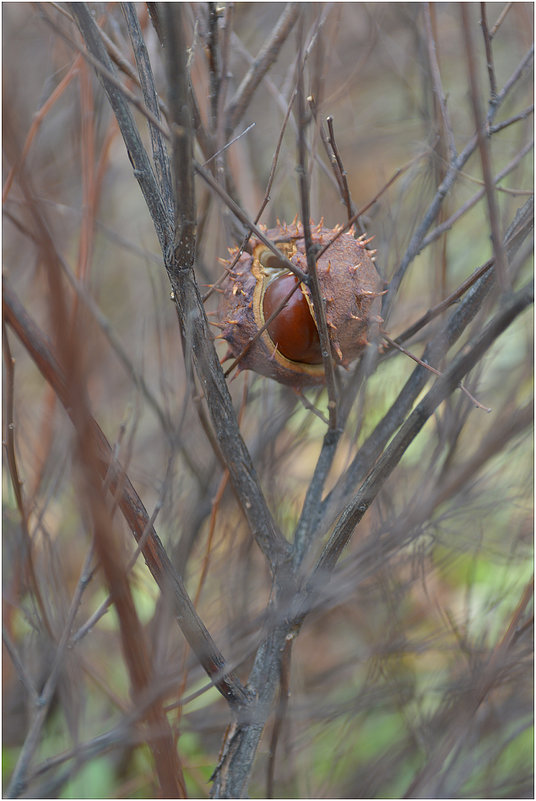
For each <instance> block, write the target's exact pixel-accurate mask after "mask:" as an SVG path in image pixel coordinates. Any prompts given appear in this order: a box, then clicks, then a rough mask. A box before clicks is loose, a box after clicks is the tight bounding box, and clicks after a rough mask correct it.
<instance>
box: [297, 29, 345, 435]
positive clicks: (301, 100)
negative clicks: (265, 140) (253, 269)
mask: <svg viewBox="0 0 536 801" xmlns="http://www.w3.org/2000/svg"><path fill="white" fill-rule="evenodd" d="M298 53H299V56H298V87H297V103H298V122H299V125H298V164H299V166H298V180H299V188H300V204H301V211H302V221H303V239H304V244H305V255H306V258H307V274H308V276H309V287H310V290H311V297H312V301H313V310H314V314H315V321H316V327H317V329H318V336H319V339H320V349H321V352H322V363H323V365H324V376H325V380H326V388H327V392H328V416H329V429H330V431H332V432H335V431H336V430H337V396H336V389H335V373H334V368H333V358H332V354H331V342H330V338H329V332H328V325H327V320H326V308H325V305H324V304H325V301H324V298H323V297H322V293H321V289H320V283H319V281H318V273H317V269H316V254H315V252H314V249H313V241H312V238H311V224H310V211H309V181H308V176H307V164H306V155H305V152H306V148H305V126H306V116H305V97H304V90H303V69H304V67H303V63H302V26H300V32H299V40H298Z"/></svg>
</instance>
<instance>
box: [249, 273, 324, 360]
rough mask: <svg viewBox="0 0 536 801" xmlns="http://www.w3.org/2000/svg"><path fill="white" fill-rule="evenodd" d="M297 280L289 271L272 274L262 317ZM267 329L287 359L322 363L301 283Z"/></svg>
mask: <svg viewBox="0 0 536 801" xmlns="http://www.w3.org/2000/svg"><path fill="white" fill-rule="evenodd" d="M297 284H298V279H297V277H296V276H295V275H292V273H287V274H286V275H282V276H280V277H279V278H275V279H274V280H273V281H271V282H270V284H268V287H267V288H266V291H265V293H264V298H263V313H264V319H265V320H267V319H268V317H269V316H270V315H271V314H272V313H273V312H274V311H275V310H276V309H277V308H278V306H280V305H281V303H282V302H283V301H284V299H285V298H286V296H287V295H288V294H289V292H290V291H291V289H292V288H293V287H294V286H296V285H297ZM267 331H268V333H269V335H270V339H271V340H272V342H273V343H274V345H275V346H276V347H277V349H278V350H279V351H280V353H282V354H283V356H285V357H286V358H287V359H290V360H291V361H295V362H302V363H305V364H321V363H322V352H321V350H320V339H319V337H318V330H317V327H316V324H315V321H314V320H313V316H312V314H311V311H310V309H309V304H308V303H307V300H306V298H305V297H304V294H303V292H302V290H301V287H300V286H298V288H297V289H296V291H295V292H294V294H293V295H292V297H291V298H290V300H288V301H287V303H285V305H284V307H283V309H282V310H281V311H280V312H279V314H278V315H277V317H275V319H274V320H272V322H271V323H270V324H269V325H268V327H267Z"/></svg>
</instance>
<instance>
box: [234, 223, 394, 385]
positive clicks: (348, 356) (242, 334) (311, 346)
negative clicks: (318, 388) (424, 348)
mask: <svg viewBox="0 0 536 801" xmlns="http://www.w3.org/2000/svg"><path fill="white" fill-rule="evenodd" d="M339 230H340V228H339V227H335V228H333V229H332V228H325V227H323V225H322V223H320V224H319V225H316V226H312V230H311V234H312V241H313V245H314V246H316V247H317V248H318V250H320V249H321V248H323V247H324V246H325V245H326V244H327V243H328V242H330V241H331V240H332V239H333V237H334V235H335V234H336V233H338V231H339ZM264 232H265V233H266V236H267V237H268V239H270V240H271V241H272V242H274V244H275V245H276V247H277V248H278V249H279V250H280V251H281V252H282V253H283V254H284V255H285V256H286V257H287V258H288V259H289V260H290V262H291V263H292V264H294V265H295V266H297V267H299V268H300V269H301V270H302V272H304V273H306V272H307V259H306V256H305V242H304V239H303V226H302V225H301V223H299V222H294V223H292V224H291V225H287V224H285V223H282V224H281V223H280V224H278V226H277V228H273V229H271V230H265V229H263V233H264ZM368 241H369V240H368ZM249 250H250V251H251V252H244V253H242V255H241V256H240V258H239V259H238V261H237V263H236V264H235V265H234V267H233V268H232V271H231V272H230V274H229V276H228V278H227V279H226V280H225V282H224V287H223V302H222V304H221V307H220V321H221V327H222V338H223V339H225V340H226V341H227V343H228V345H229V351H228V354H227V356H226V358H237V357H239V356H241V358H240V361H239V365H238V367H239V369H242V370H254V371H255V372H257V373H260V374H262V375H265V376H268V377H269V378H274V379H275V380H276V381H279V382H281V383H283V384H289V385H291V386H294V387H305V386H314V385H320V384H322V383H323V382H324V367H323V364H322V356H321V353H320V344H319V340H318V331H317V329H316V320H315V316H314V310H313V302H312V298H311V292H310V290H309V287H308V286H306V285H305V284H304V283H302V282H300V281H299V280H298V279H297V278H295V276H294V275H293V273H290V272H289V270H288V269H287V268H286V267H285V266H284V264H283V263H282V262H280V261H279V260H278V258H277V256H276V255H275V254H273V253H272V252H271V251H270V250H269V249H268V248H267V247H266V246H265V245H264V244H263V243H262V242H260V241H259V240H258V239H256V238H255V237H254V236H252V237H251V239H250V243H249ZM236 253H237V250H236V249H235V250H234V251H233V250H232V251H231V256H236ZM226 263H227V264H231V263H232V261H231V262H226ZM317 273H318V281H319V285H320V290H321V293H322V297H323V298H324V301H325V309H326V320H327V325H328V331H329V337H330V342H331V349H332V355H333V358H334V360H335V362H336V363H338V364H342V365H343V366H344V367H347V366H348V365H349V364H350V362H352V361H353V360H354V359H355V358H357V357H358V356H359V355H360V354H361V353H362V352H363V349H364V348H365V347H366V345H367V344H368V342H369V333H370V329H371V327H372V326H376V327H377V325H378V323H379V321H380V317H379V312H380V307H381V298H380V295H381V289H382V286H381V280H380V277H379V275H378V273H377V271H376V267H375V265H374V261H373V253H371V252H370V251H369V250H367V247H366V241H365V239H364V237H360V238H359V239H356V238H355V237H354V235H353V234H352V233H351V232H345V233H343V234H341V235H340V236H339V238H338V239H337V240H336V241H335V242H334V243H333V244H332V245H331V246H330V247H329V248H328V249H327V250H326V252H325V253H324V254H323V255H321V256H320V258H319V259H317ZM290 290H294V293H293V295H292V297H291V298H290V300H289V301H288V303H287V305H286V306H285V308H284V309H283V311H282V312H280V314H279V315H278V316H277V317H276V318H275V319H274V320H273V321H272V322H271V323H269V324H268V327H267V328H265V329H264V330H263V331H262V333H260V335H259V332H260V331H261V329H262V328H263V327H264V326H265V323H266V321H267V320H268V318H269V316H270V312H272V311H274V310H275V309H276V308H277V306H278V305H279V304H280V303H281V302H282V301H283V300H284V299H285V297H286V296H287V295H288V293H289V292H290Z"/></svg>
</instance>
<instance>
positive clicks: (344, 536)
mask: <svg viewBox="0 0 536 801" xmlns="http://www.w3.org/2000/svg"><path fill="white" fill-rule="evenodd" d="M533 298H534V291H533V288H532V285H529V286H526V287H524V288H523V289H522V290H520V291H519V292H517V293H516V294H515V295H513V296H512V297H510V298H509V300H508V301H507V302H505V304H504V305H503V307H502V308H501V310H500V311H499V313H498V314H497V315H496V317H494V318H493V319H492V320H491V321H490V322H489V323H488V324H487V325H486V326H485V327H484V328H483V329H482V331H481V332H479V334H478V335H477V336H476V337H475V338H474V339H473V340H472V341H471V342H469V343H468V344H467V345H464V346H463V347H462V348H461V349H460V351H459V353H458V354H457V355H456V357H455V358H454V359H453V361H452V363H451V364H450V365H449V367H448V368H447V370H445V372H444V373H443V375H442V377H441V378H439V379H438V380H437V381H436V383H435V384H434V386H433V387H432V389H431V390H430V391H429V392H428V394H427V395H426V396H425V397H424V398H423V400H422V401H421V402H420V403H419V405H418V406H417V407H416V409H415V410H414V411H413V412H412V413H411V414H410V416H409V417H408V418H407V420H406V422H405V423H404V424H403V425H402V427H401V429H400V431H399V432H398V433H397V434H396V436H395V437H394V439H393V441H392V442H391V443H390V444H389V446H388V447H387V448H386V450H385V451H384V453H383V454H382V456H381V457H380V459H379V460H378V462H377V463H376V465H375V466H374V468H373V469H372V471H371V473H370V474H369V476H368V478H367V479H366V480H365V482H364V483H363V485H362V487H361V488H360V490H359V491H358V493H357V495H356V496H355V498H354V499H353V500H352V502H351V503H350V504H349V505H348V506H347V507H346V509H345V510H344V511H343V513H342V515H341V516H340V518H339V520H338V522H337V525H336V526H335V529H334V530H333V533H332V534H331V536H330V538H329V541H328V542H327V544H326V545H325V547H324V549H323V551H322V554H321V556H320V558H319V560H318V562H317V565H316V567H315V570H314V573H313V579H312V582H311V589H312V591H314V589H313V588H314V584H315V577H316V579H317V580H318V579H320V577H321V576H324V577H325V576H326V571H330V570H332V569H333V567H334V566H335V564H336V562H337V561H338V559H339V557H340V555H341V553H342V551H343V549H344V547H345V546H346V545H347V543H348V541H349V539H350V537H351V536H352V534H353V532H354V530H355V527H356V526H357V525H358V523H359V522H360V521H361V519H362V518H363V516H364V515H365V513H366V511H367V510H368V508H369V507H370V505H371V503H372V502H373V500H374V499H375V497H376V495H377V494H378V492H379V490H380V488H381V487H382V486H383V484H384V482H385V481H386V479H387V478H388V477H389V476H390V475H391V473H392V471H393V470H394V468H395V467H396V466H397V464H398V463H399V461H400V459H401V458H402V456H403V454H404V453H405V452H406V450H407V448H408V447H409V445H410V443H411V442H412V441H413V440H414V439H415V437H416V436H417V434H418V433H419V432H420V430H421V429H422V427H423V426H424V424H425V422H426V421H427V420H428V418H429V417H430V415H431V414H432V413H433V412H434V410H435V409H436V408H437V407H438V406H439V404H440V403H441V402H442V401H443V400H445V398H446V397H448V395H450V393H451V392H452V391H453V390H454V389H455V388H456V387H457V386H458V384H459V383H460V381H461V380H462V378H463V377H464V376H465V375H466V373H467V372H469V370H471V369H472V368H473V367H474V366H475V364H477V362H478V361H479V360H480V359H481V358H482V356H483V354H484V353H485V352H486V351H487V350H488V348H489V347H491V345H493V343H494V342H495V340H496V339H497V338H498V337H499V336H500V335H501V334H502V333H503V332H504V331H505V330H506V329H507V328H508V326H509V325H510V324H511V323H512V322H513V321H514V320H515V319H516V317H517V316H518V315H519V314H521V313H522V312H523V311H524V310H525V309H526V308H527V307H528V306H529V305H530V304H531V303H532V302H533ZM320 580H323V579H320Z"/></svg>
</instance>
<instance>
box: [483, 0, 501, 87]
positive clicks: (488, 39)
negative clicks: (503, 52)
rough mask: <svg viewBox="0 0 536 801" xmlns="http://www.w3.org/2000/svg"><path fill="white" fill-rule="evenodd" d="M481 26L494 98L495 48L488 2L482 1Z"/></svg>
mask: <svg viewBox="0 0 536 801" xmlns="http://www.w3.org/2000/svg"><path fill="white" fill-rule="evenodd" d="M480 26H481V28H482V34H483V36H484V47H485V49H486V64H487V67H488V77H489V89H490V95H491V99H492V100H493V99H494V98H495V96H496V94H497V78H496V77H495V68H494V66H493V50H492V47H491V35H490V32H489V29H488V20H487V14H486V3H480Z"/></svg>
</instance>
